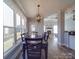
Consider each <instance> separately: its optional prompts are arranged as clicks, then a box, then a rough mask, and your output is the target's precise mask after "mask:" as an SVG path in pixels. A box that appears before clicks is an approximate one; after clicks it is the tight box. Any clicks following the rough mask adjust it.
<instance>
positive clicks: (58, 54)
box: [19, 35, 75, 59]
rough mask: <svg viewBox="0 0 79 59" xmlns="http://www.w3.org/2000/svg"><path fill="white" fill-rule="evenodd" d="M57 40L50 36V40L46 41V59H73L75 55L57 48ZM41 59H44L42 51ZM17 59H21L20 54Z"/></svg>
mask: <svg viewBox="0 0 79 59" xmlns="http://www.w3.org/2000/svg"><path fill="white" fill-rule="evenodd" d="M57 43H58V39H57V38H56V37H55V36H53V35H50V38H49V40H48V59H75V54H74V53H72V52H71V51H69V50H68V49H65V48H63V47H59V46H58V45H57ZM42 52H43V53H42V58H41V59H45V56H44V55H45V54H44V51H42ZM19 59H22V54H21V56H20V58H19Z"/></svg>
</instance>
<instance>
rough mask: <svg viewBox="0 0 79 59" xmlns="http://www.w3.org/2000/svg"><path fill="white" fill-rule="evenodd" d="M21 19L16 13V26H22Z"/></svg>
mask: <svg viewBox="0 0 79 59" xmlns="http://www.w3.org/2000/svg"><path fill="white" fill-rule="evenodd" d="M20 25H21V21H20V15H19V14H16V27H20Z"/></svg>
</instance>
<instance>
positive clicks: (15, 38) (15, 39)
mask: <svg viewBox="0 0 79 59" xmlns="http://www.w3.org/2000/svg"><path fill="white" fill-rule="evenodd" d="M13 14H14V41H15V44H16V41H17V36H16V14H15V12H14V13H13Z"/></svg>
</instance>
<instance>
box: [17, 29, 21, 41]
mask: <svg viewBox="0 0 79 59" xmlns="http://www.w3.org/2000/svg"><path fill="white" fill-rule="evenodd" d="M16 35H17V40H18V39H19V38H21V28H16Z"/></svg>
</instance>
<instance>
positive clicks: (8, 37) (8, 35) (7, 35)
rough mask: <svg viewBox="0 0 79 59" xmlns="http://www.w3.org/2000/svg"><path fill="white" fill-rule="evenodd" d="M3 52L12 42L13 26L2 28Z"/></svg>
mask: <svg viewBox="0 0 79 59" xmlns="http://www.w3.org/2000/svg"><path fill="white" fill-rule="evenodd" d="M3 38H4V52H5V51H7V50H9V49H10V48H11V47H12V46H13V44H14V28H4V37H3Z"/></svg>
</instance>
